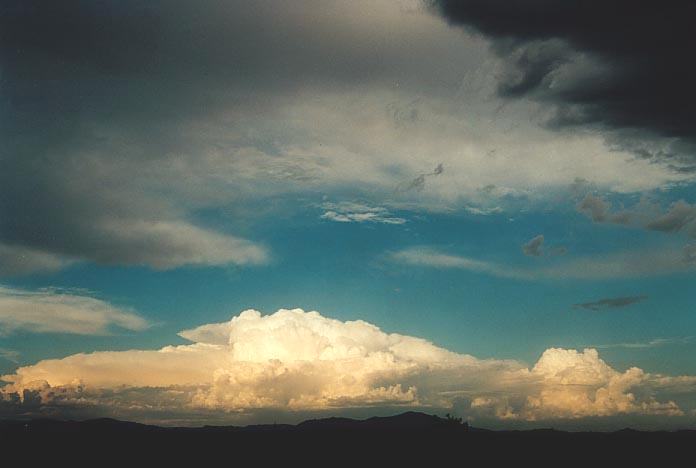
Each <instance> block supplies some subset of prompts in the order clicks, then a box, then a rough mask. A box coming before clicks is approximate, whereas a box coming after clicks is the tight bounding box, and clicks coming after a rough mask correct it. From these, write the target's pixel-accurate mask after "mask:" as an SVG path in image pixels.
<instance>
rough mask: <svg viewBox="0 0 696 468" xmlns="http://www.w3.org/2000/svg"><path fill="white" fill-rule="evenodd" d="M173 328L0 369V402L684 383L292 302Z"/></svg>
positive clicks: (419, 397)
mask: <svg viewBox="0 0 696 468" xmlns="http://www.w3.org/2000/svg"><path fill="white" fill-rule="evenodd" d="M180 335H181V336H182V337H183V338H185V339H187V340H190V341H191V342H192V343H191V344H185V345H179V346H167V347H164V348H162V349H159V350H130V351H117V352H95V353H91V354H75V355H72V356H68V357H66V358H63V359H50V360H44V361H40V362H38V363H36V364H34V365H30V366H25V367H20V368H18V369H17V370H16V371H15V373H13V374H10V375H5V376H3V377H2V379H3V380H4V381H5V382H7V385H5V387H4V388H2V389H1V390H0V397H1V398H0V410H1V411H3V412H5V413H11V412H12V411H19V410H22V411H23V412H24V413H26V412H30V411H34V412H39V413H41V412H42V411H48V410H49V409H50V411H52V412H54V413H55V412H56V411H58V412H61V411H62V412H64V413H65V412H70V411H75V409H76V408H78V409H81V410H83V411H86V412H87V413H88V414H91V415H96V414H112V413H111V412H114V411H117V410H118V413H116V414H121V415H123V414H124V412H127V414H128V415H129V417H130V418H132V419H143V418H144V417H146V415H150V417H151V415H152V414H153V413H156V414H157V415H158V416H157V418H158V420H159V421H160V422H161V421H167V420H168V419H170V420H176V421H178V422H181V421H182V420H186V418H187V417H192V416H191V415H193V414H196V415H198V416H197V417H200V415H201V414H208V415H209V416H208V417H211V416H210V415H212V414H214V415H217V416H219V415H220V414H226V415H229V417H230V418H234V417H238V416H239V415H244V416H245V417H251V418H252V419H253V418H254V417H256V418H257V419H258V418H260V417H261V416H260V414H261V413H262V412H263V411H275V412H282V413H286V414H287V413H295V414H299V413H301V412H304V413H305V414H306V413H307V412H317V411H318V412H327V411H330V412H332V413H336V412H341V411H346V410H348V409H355V408H365V407H370V408H375V407H394V406H402V407H403V406H406V407H411V408H430V409H432V408H453V407H455V406H456V407H457V408H460V410H461V412H462V413H465V414H466V415H467V417H470V418H483V419H485V418H494V419H498V420H500V419H511V420H519V421H535V420H548V419H559V418H561V419H563V418H582V417H589V416H617V415H626V414H633V415H645V414H667V415H674V416H679V415H683V414H684V409H682V408H680V406H678V404H677V403H675V402H674V401H673V400H672V399H671V398H670V397H669V395H671V393H670V389H671V392H672V393H674V392H675V391H676V392H677V393H679V392H682V393H684V392H693V391H694V389H696V379H695V378H693V377H689V376H681V377H669V376H663V375H653V374H648V373H646V372H644V371H642V370H641V369H638V368H631V369H628V370H627V371H625V372H620V371H618V370H616V369H613V368H612V367H611V366H609V365H608V364H607V363H606V362H604V361H603V360H602V359H600V357H599V355H598V353H597V351H596V350H594V349H586V350H584V351H576V350H567V349H556V348H552V349H548V350H546V351H545V352H544V353H543V355H542V356H541V358H540V359H539V361H538V362H537V363H536V365H534V366H533V367H531V368H529V366H527V365H526V364H524V363H522V362H518V361H512V360H496V359H478V358H475V357H473V356H470V355H467V354H459V353H455V352H452V351H449V350H447V349H444V348H440V347H438V346H436V345H434V344H433V343H430V342H429V341H427V340H424V339H421V338H417V337H412V336H406V335H400V334H396V333H385V332H383V331H382V330H380V329H379V328H378V327H376V326H375V325H372V324H370V323H367V322H364V321H361V320H356V321H346V322H343V321H339V320H334V319H330V318H327V317H324V316H322V315H320V314H319V313H318V312H305V311H303V310H301V309H294V310H285V309H281V310H279V311H278V312H276V313H274V314H271V315H265V316H264V315H262V314H261V313H260V312H258V311H255V310H247V311H244V312H242V313H241V314H240V315H238V316H236V317H233V318H232V319H231V320H230V321H229V322H224V323H215V324H208V325H203V326H201V327H198V328H194V329H191V330H185V331H182V332H181V333H180ZM675 389H676V390H675ZM462 405H463V406H462Z"/></svg>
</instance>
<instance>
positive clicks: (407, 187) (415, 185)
mask: <svg viewBox="0 0 696 468" xmlns="http://www.w3.org/2000/svg"><path fill="white" fill-rule="evenodd" d="M444 171H445V168H444V166H443V164H442V163H439V164H438V165H437V166H436V167H435V169H433V171H432V172H427V173H424V174H419V175H418V177H416V178H414V179H413V180H411V181H409V182H406V183H404V184H401V186H399V187H398V188H397V191H400V192H408V191H411V190H415V191H420V190H423V188H424V187H425V179H426V178H427V177H435V176H439V175H440V174H442V173H443V172H444Z"/></svg>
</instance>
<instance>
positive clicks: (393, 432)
mask: <svg viewBox="0 0 696 468" xmlns="http://www.w3.org/2000/svg"><path fill="white" fill-rule="evenodd" d="M695 449H696V431H675V432H641V431H634V430H622V431H617V432H612V433H607V432H563V431H556V430H552V429H543V430H530V431H490V430H481V429H476V428H469V427H468V425H467V424H462V423H460V421H458V420H456V419H452V418H441V417H438V416H433V415H427V414H423V413H416V412H408V413H403V414H399V415H396V416H391V417H373V418H369V419H364V420H358V419H349V418H326V419H313V420H308V421H305V422H302V423H300V424H297V425H288V424H270V425H253V426H245V427H238V426H203V427H197V428H185V427H174V428H171V427H159V426H152V425H146V424H139V423H133V422H125V421H118V420H114V419H93V420H87V421H58V420H50V419H41V420H30V421H0V451H2V457H4V458H0V460H5V459H6V460H9V459H11V457H12V456H14V455H22V457H23V461H24V464H29V466H34V465H36V464H38V463H40V462H41V463H51V464H53V465H55V464H59V465H60V466H62V465H63V464H65V463H68V464H69V466H88V465H89V466H99V465H101V464H104V463H107V464H109V465H110V466H113V465H114V463H116V464H117V465H116V466H131V465H133V466H140V465H144V464H156V465H157V466H192V467H198V466H203V465H205V464H208V463H224V464H226V465H230V466H237V465H241V466H274V467H277V466H286V464H290V465H292V466H325V467H332V466H342V465H343V464H350V465H352V466H361V467H362V466H394V465H409V464H419V465H423V466H438V465H439V464H442V463H448V464H450V463H453V462H456V463H458V464H461V465H463V466H466V465H467V464H472V463H474V462H476V463H479V464H482V465H484V466H495V465H500V464H505V465H509V464H512V463H516V464H517V463H524V464H526V465H529V463H530V462H531V463H532V465H530V466H540V465H554V466H563V465H567V464H570V465H573V466H574V465H576V464H582V465H584V466H588V467H589V466H593V467H594V466H607V465H609V464H610V463H616V464H618V465H617V466H628V465H629V464H630V465H635V466H645V465H651V466H672V465H674V466H676V463H677V460H679V459H680V457H688V458H684V460H687V459H692V457H693V452H694V450H695ZM8 457H9V458H8ZM249 462H252V463H253V465H249V464H248V463H249ZM8 466H9V465H8ZM684 466H686V465H684Z"/></svg>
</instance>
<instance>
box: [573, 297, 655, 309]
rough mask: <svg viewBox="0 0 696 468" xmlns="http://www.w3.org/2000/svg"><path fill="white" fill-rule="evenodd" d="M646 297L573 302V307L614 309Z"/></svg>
mask: <svg viewBox="0 0 696 468" xmlns="http://www.w3.org/2000/svg"><path fill="white" fill-rule="evenodd" d="M647 298H648V296H624V297H610V298H606V299H600V300H598V301H594V302H584V303H582V304H574V305H573V307H575V308H580V309H588V310H603V309H616V308H621V307H627V306H630V305H632V304H636V303H638V302H641V301H644V300H646V299H647Z"/></svg>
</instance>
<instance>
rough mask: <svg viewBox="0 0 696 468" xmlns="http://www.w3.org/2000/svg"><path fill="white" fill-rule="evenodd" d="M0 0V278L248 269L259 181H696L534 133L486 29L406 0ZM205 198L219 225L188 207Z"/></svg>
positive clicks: (371, 190)
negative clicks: (78, 265) (505, 85)
mask: <svg viewBox="0 0 696 468" xmlns="http://www.w3.org/2000/svg"><path fill="white" fill-rule="evenodd" d="M6 3H7V7H6V8H4V9H3V12H4V14H3V15H2V18H0V29H1V30H2V31H3V41H2V43H0V68H2V70H3V76H2V83H3V96H4V99H3V101H2V105H1V106H0V140H2V141H3V142H4V144H3V146H2V148H0V152H1V154H0V158H2V161H3V170H2V172H0V219H2V220H3V222H2V223H0V245H2V247H0V250H1V252H0V258H1V259H2V260H3V261H2V262H0V264H2V265H3V267H2V271H0V273H1V274H4V275H11V274H28V273H32V272H37V271H56V270H57V269H59V268H63V267H65V266H67V265H69V264H71V262H80V261H84V262H96V263H100V264H107V265H114V264H119V265H145V266H148V267H152V268H175V267H178V266H182V265H220V264H228V263H232V264H240V265H250V264H262V263H264V261H265V260H266V259H267V258H268V257H269V256H270V253H269V252H268V251H267V249H266V248H265V247H264V246H263V245H261V243H260V242H258V241H257V240H256V239H255V238H254V230H253V226H254V221H257V219H258V217H260V216H261V213H267V211H266V210H257V209H255V208H256V207H257V206H258V205H263V206H266V207H268V206H272V205H273V204H271V203H264V200H268V199H269V198H270V197H274V196H283V195H285V196H286V198H290V197H289V196H288V195H293V194H298V193H303V194H307V193H309V194H316V193H331V194H332V195H335V194H337V193H343V194H345V193H346V192H347V191H349V192H350V196H351V197H356V198H357V197H360V199H364V200H367V201H368V202H369V204H370V205H375V206H395V204H396V203H400V204H403V206H406V205H408V206H410V207H412V208H413V209H440V210H442V209H443V208H446V209H462V210H467V209H468V208H467V207H470V206H473V207H477V208H473V209H481V210H484V211H485V210H489V209H495V208H488V207H504V205H505V203H507V202H509V201H510V200H511V199H513V198H514V197H513V196H511V194H513V193H523V192H524V193H525V194H526V195H525V197H526V198H524V199H525V200H527V201H529V202H530V203H531V202H532V201H533V200H534V198H535V197H536V198H537V199H538V198H544V197H545V195H546V194H548V190H547V189H549V188H557V187H563V186H567V185H568V184H569V183H571V182H572V181H573V180H574V179H575V178H576V177H582V178H585V179H588V180H593V181H594V182H595V183H596V184H597V185H598V186H599V187H602V188H603V189H608V190H615V191H618V192H622V193H625V192H633V191H637V190H638V191H639V190H646V189H652V188H656V187H661V186H664V185H666V184H669V183H672V182H678V181H684V180H691V179H692V178H693V174H692V175H689V174H687V173H681V172H675V171H673V170H672V169H669V168H667V167H664V166H663V165H659V164H651V163H650V162H649V161H645V160H632V159H631V155H632V153H630V152H628V151H624V150H621V149H616V148H612V147H610V146H607V144H606V143H605V141H604V139H603V138H601V137H599V136H597V135H594V134H580V133H575V134H560V133H557V132H553V131H550V130H548V129H544V128H540V127H539V126H538V122H537V120H538V119H535V118H534V117H532V118H530V116H534V115H536V114H535V112H536V105H533V104H530V103H528V102H518V103H511V104H509V105H506V106H505V107H504V109H503V110H501V106H500V105H501V103H502V101H501V98H500V97H498V96H495V95H493V94H494V91H495V90H494V89H493V87H492V86H491V84H490V76H493V75H496V74H497V73H498V71H499V70H498V68H499V63H498V62H499V61H498V59H497V58H496V57H495V56H493V55H492V54H491V52H490V51H489V50H488V48H487V45H486V43H485V42H484V41H483V40H481V39H480V38H478V37H475V36H473V35H467V34H462V32H461V31H459V30H456V29H453V28H451V27H449V26H448V25H447V24H446V23H445V22H444V21H442V18H441V17H439V16H437V15H433V14H432V13H431V12H429V11H426V10H425V9H424V8H414V7H413V5H410V4H409V5H410V6H409V5H407V6H404V3H403V2H392V1H379V2H374V1H361V2H359V3H356V2H346V3H341V2H339V3H327V4H318V3H317V2H313V1H298V2H295V3H294V4H293V5H292V6H290V5H289V4H288V5H280V6H279V5H277V4H275V3H272V2H270V3H269V2H266V1H265V0H263V1H259V2H242V1H236V0H229V1H225V2H219V1H216V0H202V3H201V2H197V3H196V5H195V6H194V5H192V4H188V3H186V2H174V3H172V2H166V1H161V0H155V1H151V2H148V4H147V5H142V3H141V2H136V1H132V0H125V1H113V0H108V1H106V2H103V3H100V6H99V7H98V8H97V7H96V6H95V5H92V4H89V3H85V2H70V3H61V4H54V3H52V2H45V1H43V0H21V1H20V0H11V1H9V2H6ZM407 3H408V2H407ZM395 25H398V27H396V26H395ZM308 44H312V46H311V47H308V46H307V45H308ZM434 70H435V71H436V72H433V71H434ZM511 167H514V168H515V170H514V171H511V170H510V168H511ZM414 175H416V177H415V178H414ZM426 180H427V183H426ZM403 181H407V184H408V185H409V186H410V187H412V189H410V190H406V191H398V190H397V191H396V192H398V193H395V190H394V187H397V186H398V185H399V184H400V183H403ZM493 186H495V187H496V190H494V191H490V192H486V191H482V190H481V189H482V188H483V187H493ZM418 188H420V190H414V189H418ZM395 198H396V200H394V199H395ZM388 201H391V202H394V204H388V203H387V202H388ZM433 207H434V208H433ZM267 209H271V208H267ZM219 212H225V213H234V214H235V216H233V217H231V218H229V219H225V223H224V225H225V229H224V230H223V229H220V226H219V225H216V224H215V222H214V221H216V220H213V222H212V223H208V224H206V223H203V221H202V219H203V218H205V217H204V216H202V213H204V214H206V215H208V214H209V213H219ZM260 212H261V213H260ZM208 219H209V217H208ZM128 232H130V233H131V234H129V233H128Z"/></svg>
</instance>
